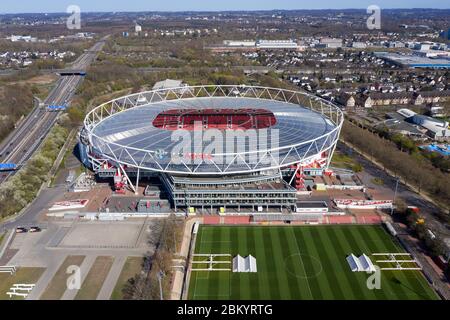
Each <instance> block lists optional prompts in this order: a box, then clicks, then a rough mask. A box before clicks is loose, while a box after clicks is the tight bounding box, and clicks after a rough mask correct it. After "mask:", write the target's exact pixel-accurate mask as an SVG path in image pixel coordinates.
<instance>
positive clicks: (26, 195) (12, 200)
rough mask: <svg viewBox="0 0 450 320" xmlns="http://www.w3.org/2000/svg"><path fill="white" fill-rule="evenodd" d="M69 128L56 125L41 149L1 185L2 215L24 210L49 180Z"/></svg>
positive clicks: (5, 215) (0, 206)
mask: <svg viewBox="0 0 450 320" xmlns="http://www.w3.org/2000/svg"><path fill="white" fill-rule="evenodd" d="M67 136H68V130H67V129H66V128H63V127H62V126H59V125H57V126H55V127H54V128H53V129H52V131H51V132H50V134H49V135H48V137H47V138H46V140H45V142H44V143H43V145H42V147H41V148H40V149H39V151H38V152H37V153H36V154H35V155H34V156H33V157H32V158H31V159H30V160H29V161H28V162H27V164H26V166H25V167H24V168H22V169H21V170H20V171H19V172H18V173H17V174H16V175H14V176H13V177H11V178H10V179H9V180H8V181H7V182H5V183H2V184H1V185H0V216H1V218H5V217H7V216H10V215H13V214H15V213H17V212H19V211H20V210H22V209H23V208H24V207H25V206H26V205H27V204H28V203H30V202H31V201H32V200H33V199H34V198H35V197H36V194H37V192H38V190H39V189H40V187H41V185H42V184H43V183H44V182H46V181H48V179H49V178H50V177H49V171H50V169H51V168H52V166H53V163H54V162H55V160H56V157H57V156H58V153H59V150H60V149H61V147H62V146H63V145H64V143H65V141H66V139H67Z"/></svg>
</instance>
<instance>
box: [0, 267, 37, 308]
mask: <svg viewBox="0 0 450 320" xmlns="http://www.w3.org/2000/svg"><path fill="white" fill-rule="evenodd" d="M44 270H45V268H19V269H18V270H17V272H16V273H15V274H14V275H11V274H9V273H0V300H10V299H11V300H23V298H22V297H13V298H9V296H8V295H7V294H6V292H8V291H9V288H11V287H12V286H13V285H14V284H16V283H20V284H35V283H36V282H37V281H38V280H39V278H40V277H41V275H42V273H44Z"/></svg>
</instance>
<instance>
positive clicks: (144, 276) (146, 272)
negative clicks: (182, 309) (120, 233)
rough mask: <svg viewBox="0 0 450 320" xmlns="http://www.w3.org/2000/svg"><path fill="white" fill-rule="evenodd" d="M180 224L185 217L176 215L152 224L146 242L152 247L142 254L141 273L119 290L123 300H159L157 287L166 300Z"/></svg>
mask: <svg viewBox="0 0 450 320" xmlns="http://www.w3.org/2000/svg"><path fill="white" fill-rule="evenodd" d="M183 226H184V219H180V218H177V217H176V216H175V215H170V216H169V217H168V218H166V219H162V220H160V221H158V222H156V223H154V224H153V225H152V226H151V228H150V236H149V245H150V246H151V247H154V248H155V250H154V252H153V253H149V254H147V255H146V256H145V257H144V260H143V266H142V267H143V268H142V272H141V273H139V274H137V275H135V276H134V277H133V278H130V279H129V280H128V283H127V284H126V285H125V287H124V289H123V292H122V293H123V296H124V299H133V300H159V299H161V293H160V289H162V292H163V298H164V299H169V295H170V291H171V286H172V278H173V277H172V276H173V274H172V273H173V268H172V265H173V263H172V259H173V258H174V255H175V254H176V253H177V252H178V247H179V244H180V243H181V241H182V237H183ZM160 279H161V280H160ZM160 281H161V288H160Z"/></svg>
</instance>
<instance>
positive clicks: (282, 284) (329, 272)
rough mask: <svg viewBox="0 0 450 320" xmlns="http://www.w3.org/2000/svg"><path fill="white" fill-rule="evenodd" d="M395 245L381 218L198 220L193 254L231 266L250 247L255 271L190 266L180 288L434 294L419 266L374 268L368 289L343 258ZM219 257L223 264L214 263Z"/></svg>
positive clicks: (211, 293)
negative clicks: (343, 221)
mask: <svg viewBox="0 0 450 320" xmlns="http://www.w3.org/2000/svg"><path fill="white" fill-rule="evenodd" d="M402 252H405V251H404V250H403V249H402V247H401V246H400V245H399V244H398V243H397V240H396V239H394V238H393V237H391V236H390V235H389V234H388V233H387V232H386V231H385V230H384V228H383V227H381V226H373V225H345V226H344V225H340V226H336V225H331V226H295V227H294V226H201V227H200V228H199V231H198V234H197V238H196V244H195V253H196V254H220V255H224V254H229V256H218V257H216V258H215V260H214V261H219V263H217V264H214V268H219V269H220V268H222V269H226V268H232V264H230V261H231V259H232V257H234V256H236V255H237V254H239V255H241V256H243V257H246V256H247V255H252V256H254V257H255V258H256V264H257V272H256V273H234V272H232V271H192V272H191V276H190V281H189V292H188V294H189V298H190V299H196V300H208V299H220V300H222V299H256V300H260V299H264V300H271V299H287V300H297V299H314V300H316V299H317V300H320V299H332V300H334V299H371V300H394V299H398V300H409V299H415V300H430V299H438V297H437V295H436V294H435V292H434V291H433V290H432V289H431V287H430V286H429V285H428V282H427V281H426V279H425V277H424V276H423V275H422V273H421V272H420V271H413V270H393V271H391V270H382V271H381V281H380V284H381V286H380V289H372V290H370V289H369V288H368V286H367V279H368V278H369V277H370V274H368V273H366V272H352V271H351V270H350V267H349V265H348V263H347V260H346V257H347V256H348V255H349V254H351V253H353V254H355V255H356V256H360V255H362V254H366V255H367V256H369V257H370V259H371V260H372V261H373V263H374V265H378V264H377V263H376V262H375V261H377V260H381V259H380V257H377V256H372V254H373V253H402ZM205 257H206V256H205ZM198 258H201V259H203V257H194V259H198ZM205 259H207V258H205ZM205 259H204V260H205ZM208 259H209V258H208ZM204 260H198V261H204ZM225 260H228V261H229V262H228V264H224V263H220V261H225ZM389 263H390V262H389ZM199 265H203V266H201V267H200V268H199ZM393 265H394V264H393ZM207 266H208V264H207V263H204V264H196V265H193V268H196V269H206V268H207ZM385 266H386V264H384V265H383V267H385ZM404 266H405V265H404ZM380 267H381V265H380ZM389 267H391V266H389Z"/></svg>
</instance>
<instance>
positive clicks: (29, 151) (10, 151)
mask: <svg viewBox="0 0 450 320" xmlns="http://www.w3.org/2000/svg"><path fill="white" fill-rule="evenodd" d="M103 45H104V38H103V39H102V40H100V41H99V42H97V43H96V44H95V45H94V46H93V47H92V48H91V49H89V50H88V51H86V52H85V53H84V54H82V55H81V56H80V57H79V58H78V59H77V60H76V61H75V62H74V63H72V65H71V69H77V70H86V69H87V68H88V67H89V65H90V64H91V63H92V62H93V61H94V60H95V59H96V57H97V54H98V53H99V52H100V50H101V49H102V48H103ZM82 80H83V77H82V76H79V75H71V76H61V77H60V78H59V79H58V81H57V83H56V86H55V87H54V88H53V89H52V91H51V92H50V94H49V95H48V97H47V98H46V99H45V101H44V104H45V105H46V106H47V105H66V106H68V105H69V104H70V101H71V100H72V97H73V95H74V94H75V90H76V89H77V87H78V86H79V85H80V83H81V82H82ZM59 114H60V113H59V112H48V111H47V110H46V108H41V107H39V106H36V107H35V108H34V109H33V110H32V112H31V113H30V114H29V115H28V116H27V117H26V118H25V120H24V121H22V123H21V124H20V125H19V126H18V127H17V128H16V129H15V130H14V131H13V132H12V133H11V134H10V135H9V136H8V137H7V138H6V139H5V140H4V141H3V142H2V144H0V161H1V162H2V163H14V164H16V165H18V168H19V169H20V167H21V166H22V165H23V164H24V163H26V161H28V160H29V159H30V158H31V156H32V155H33V153H34V152H35V151H36V150H37V149H38V147H39V146H40V145H41V143H42V141H43V140H44V138H45V137H46V136H47V134H48V133H49V132H50V130H51V128H52V127H53V125H54V124H55V122H56V120H57V118H58V116H59ZM15 172H16V171H11V172H3V173H1V174H0V184H1V183H3V182H5V181H6V180H8V179H9V178H10V177H11V176H12V175H14V174H15Z"/></svg>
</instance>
